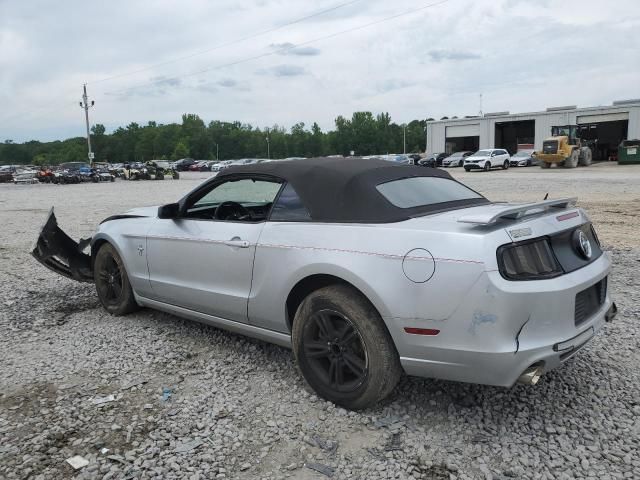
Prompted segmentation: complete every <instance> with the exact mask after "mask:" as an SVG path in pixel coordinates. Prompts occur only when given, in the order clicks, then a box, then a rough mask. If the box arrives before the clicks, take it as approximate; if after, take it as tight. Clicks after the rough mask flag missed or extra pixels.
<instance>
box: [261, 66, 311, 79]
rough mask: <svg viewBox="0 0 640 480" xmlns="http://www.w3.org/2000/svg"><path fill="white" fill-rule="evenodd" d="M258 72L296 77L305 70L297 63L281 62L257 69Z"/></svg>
mask: <svg viewBox="0 0 640 480" xmlns="http://www.w3.org/2000/svg"><path fill="white" fill-rule="evenodd" d="M258 73H261V74H269V75H275V76H276V77H298V76H300V75H304V74H305V73H306V70H305V69H304V68H302V67H300V66H298V65H288V64H283V65H276V66H275V67H270V68H265V69H262V70H259V71H258Z"/></svg>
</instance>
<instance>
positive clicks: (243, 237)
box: [33, 158, 616, 409]
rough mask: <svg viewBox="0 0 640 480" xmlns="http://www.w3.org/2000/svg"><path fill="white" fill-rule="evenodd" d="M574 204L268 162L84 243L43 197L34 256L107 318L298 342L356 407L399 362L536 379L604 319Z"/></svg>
mask: <svg viewBox="0 0 640 480" xmlns="http://www.w3.org/2000/svg"><path fill="white" fill-rule="evenodd" d="M574 204H575V199H563V200H546V201H542V202H539V203H529V204H504V203H492V202H490V201H489V200H487V199H486V198H484V197H483V196H482V195H480V194H478V193H477V192H475V191H473V190H471V189H470V188H468V187H466V186H465V185H463V184H461V183H459V182H457V181H455V180H454V179H452V177H451V176H450V175H449V174H448V173H446V172H444V171H442V170H438V169H425V168H420V167H414V166H403V165H394V164H392V163H390V162H386V161H382V160H364V159H358V158H348V159H344V158H320V159H307V160H296V161H281V162H271V163H266V162H265V163H259V164H252V165H246V166H233V167H229V168H227V169H225V170H223V171H221V172H220V173H219V174H218V175H217V176H216V177H215V178H212V179H210V180H207V181H205V182H204V183H203V184H202V185H200V186H199V187H197V188H196V189H195V190H193V191H192V192H190V193H188V194H187V195H186V196H185V197H184V198H182V199H181V200H179V201H178V202H176V203H171V204H168V205H163V206H161V207H145V208H137V209H134V210H130V211H129V212H127V213H125V214H122V215H116V216H113V217H109V218H107V219H105V220H103V221H102V223H101V224H100V226H99V227H98V230H97V232H96V233H95V235H94V236H93V237H92V238H91V239H86V240H81V241H80V242H79V243H76V242H75V241H73V240H72V239H71V238H69V237H68V236H67V235H66V234H65V233H64V232H63V231H62V230H61V229H60V228H59V227H58V225H57V222H56V218H55V216H54V215H53V210H52V211H51V213H50V214H49V217H48V219H47V221H46V224H45V225H44V227H43V229H42V231H41V233H40V236H39V238H38V240H37V243H36V246H35V247H34V250H33V255H34V256H35V258H36V259H38V260H39V261H40V262H41V263H43V264H44V265H45V266H47V267H48V268H50V269H51V270H53V271H55V272H57V273H60V274H62V275H65V276H67V277H70V278H74V279H76V280H79V281H87V282H94V283H95V286H96V290H97V294H98V297H99V298H100V301H101V302H102V304H103V305H104V308H105V309H106V310H107V311H108V312H110V313H112V314H114V315H123V314H126V313H129V312H132V311H133V310H135V309H137V308H139V307H149V308H154V309H158V310H162V311H165V312H170V313H172V314H175V315H178V316H180V317H186V318H190V319H193V320H198V321H201V322H205V323H208V324H211V325H214V326H216V327H220V328H224V329H228V330H231V331H233V332H237V333H241V334H245V335H249V336H252V337H255V338H259V339H262V340H266V341H268V342H273V343H276V344H279V345H283V346H287V347H291V348H292V349H293V353H294V356H295V359H296V361H297V363H298V365H299V368H300V371H301V372H302V375H303V376H304V378H305V379H306V381H307V382H308V383H309V384H310V386H311V387H312V388H313V389H314V390H315V391H317V392H318V394H320V395H321V396H322V397H324V398H326V399H329V400H331V401H333V402H335V403H337V404H340V405H343V406H345V407H347V408H353V409H357V408H364V407H367V406H370V405H373V404H375V403H376V402H378V401H380V400H381V399H383V398H385V397H386V396H387V395H388V394H389V393H390V392H391V391H392V390H393V388H394V386H395V385H396V383H397V382H398V379H399V378H400V376H401V374H402V372H403V371H404V372H406V373H407V374H409V375H417V376H422V377H433V378H441V379H448V380H456V381H462V382H472V383H479V384H488V385H500V386H504V387H511V386H512V385H514V384H515V383H516V382H518V381H520V382H524V383H528V384H534V383H535V382H536V381H537V380H538V378H539V377H540V375H542V374H543V373H544V372H546V371H548V370H550V369H553V368H555V367H557V366H559V365H561V364H562V363H563V362H565V361H566V360H567V359H569V358H570V357H571V356H573V355H574V354H575V353H576V352H577V351H578V350H579V349H581V348H582V347H583V346H584V345H585V344H586V343H587V342H588V341H589V340H590V339H591V338H592V337H593V336H594V335H595V334H596V332H598V330H599V329H600V328H601V327H602V326H603V324H604V323H605V321H610V320H612V319H613V317H614V316H615V311H616V309H615V305H614V304H613V302H612V301H611V300H610V297H609V294H608V290H607V276H608V275H609V271H610V259H609V257H608V255H607V254H605V253H604V252H603V251H602V249H601V247H600V243H599V241H598V238H597V236H596V233H595V231H594V229H593V226H592V225H591V223H590V221H589V218H588V217H587V215H586V214H585V212H584V211H582V210H581V209H579V208H576V207H575V206H574ZM85 250H86V251H88V252H89V253H83V252H84V251H85Z"/></svg>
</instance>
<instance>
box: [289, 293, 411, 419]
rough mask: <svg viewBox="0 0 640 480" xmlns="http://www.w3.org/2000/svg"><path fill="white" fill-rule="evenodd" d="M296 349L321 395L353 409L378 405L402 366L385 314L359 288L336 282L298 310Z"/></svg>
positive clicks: (308, 378)
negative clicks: (383, 315) (381, 314)
mask: <svg viewBox="0 0 640 480" xmlns="http://www.w3.org/2000/svg"><path fill="white" fill-rule="evenodd" d="M292 343H293V353H294V356H295V358H296V361H297V363H298V366H299V368H300V371H301V372H302V376H303V377H304V379H305V380H306V381H307V383H308V384H309V385H310V386H311V388H313V390H315V391H316V392H317V393H318V395H320V396H321V397H323V398H325V399H327V400H329V401H331V402H334V403H336V404H338V405H342V406H343V407H345V408H349V409H354V410H356V409H362V408H366V407H370V406H372V405H375V404H376V403H378V402H380V401H381V400H383V399H384V398H385V397H387V396H388V395H389V394H390V393H391V391H392V390H393V389H394V387H395V386H396V384H397V383H398V380H399V379H400V375H401V373H402V367H401V365H400V358H399V356H398V352H397V351H396V348H395V346H394V344H393V340H392V339H391V335H389V332H388V331H387V329H386V327H385V325H384V322H383V321H382V318H381V317H380V314H379V313H378V312H377V311H376V309H375V308H374V307H373V305H371V303H370V302H369V301H368V300H367V299H366V298H365V297H363V296H362V294H360V293H359V292H358V291H356V290H355V289H353V288H352V287H349V286H346V285H331V286H328V287H324V288H321V289H319V290H316V291H315V292H313V293H311V294H310V295H309V296H307V298H305V299H304V300H303V302H302V304H301V305H300V307H299V308H298V311H297V312H296V315H295V319H294V323H293V332H292Z"/></svg>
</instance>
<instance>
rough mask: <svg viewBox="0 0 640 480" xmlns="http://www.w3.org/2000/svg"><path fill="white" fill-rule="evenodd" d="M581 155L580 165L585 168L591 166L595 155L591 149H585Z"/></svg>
mask: <svg viewBox="0 0 640 480" xmlns="http://www.w3.org/2000/svg"><path fill="white" fill-rule="evenodd" d="M580 154H581V155H580V165H581V166H583V167H588V166H589V165H591V162H592V161H593V153H592V152H591V149H590V148H589V147H584V148H582V149H581V152H580Z"/></svg>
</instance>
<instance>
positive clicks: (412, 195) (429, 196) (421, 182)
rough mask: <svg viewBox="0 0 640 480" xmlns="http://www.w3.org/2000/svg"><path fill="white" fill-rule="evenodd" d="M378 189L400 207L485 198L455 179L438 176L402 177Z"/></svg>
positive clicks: (379, 186) (383, 184)
mask: <svg viewBox="0 0 640 480" xmlns="http://www.w3.org/2000/svg"><path fill="white" fill-rule="evenodd" d="M376 189H377V190H378V191H379V192H380V193H381V194H382V195H383V196H384V197H385V198H386V199H387V200H388V201H389V202H391V203H392V204H393V205H395V206H396V207H399V208H413V207H421V206H424V205H433V204H436V203H444V202H454V201H457V200H469V199H475V198H478V199H481V198H483V197H482V195H480V194H478V193H476V192H474V191H473V190H471V189H470V188H468V187H465V186H464V185H462V184H461V183H458V182H456V181H455V180H450V179H448V178H438V177H413V178H402V179H400V180H393V181H391V182H387V183H382V184H380V185H378V186H377V187H376Z"/></svg>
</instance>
